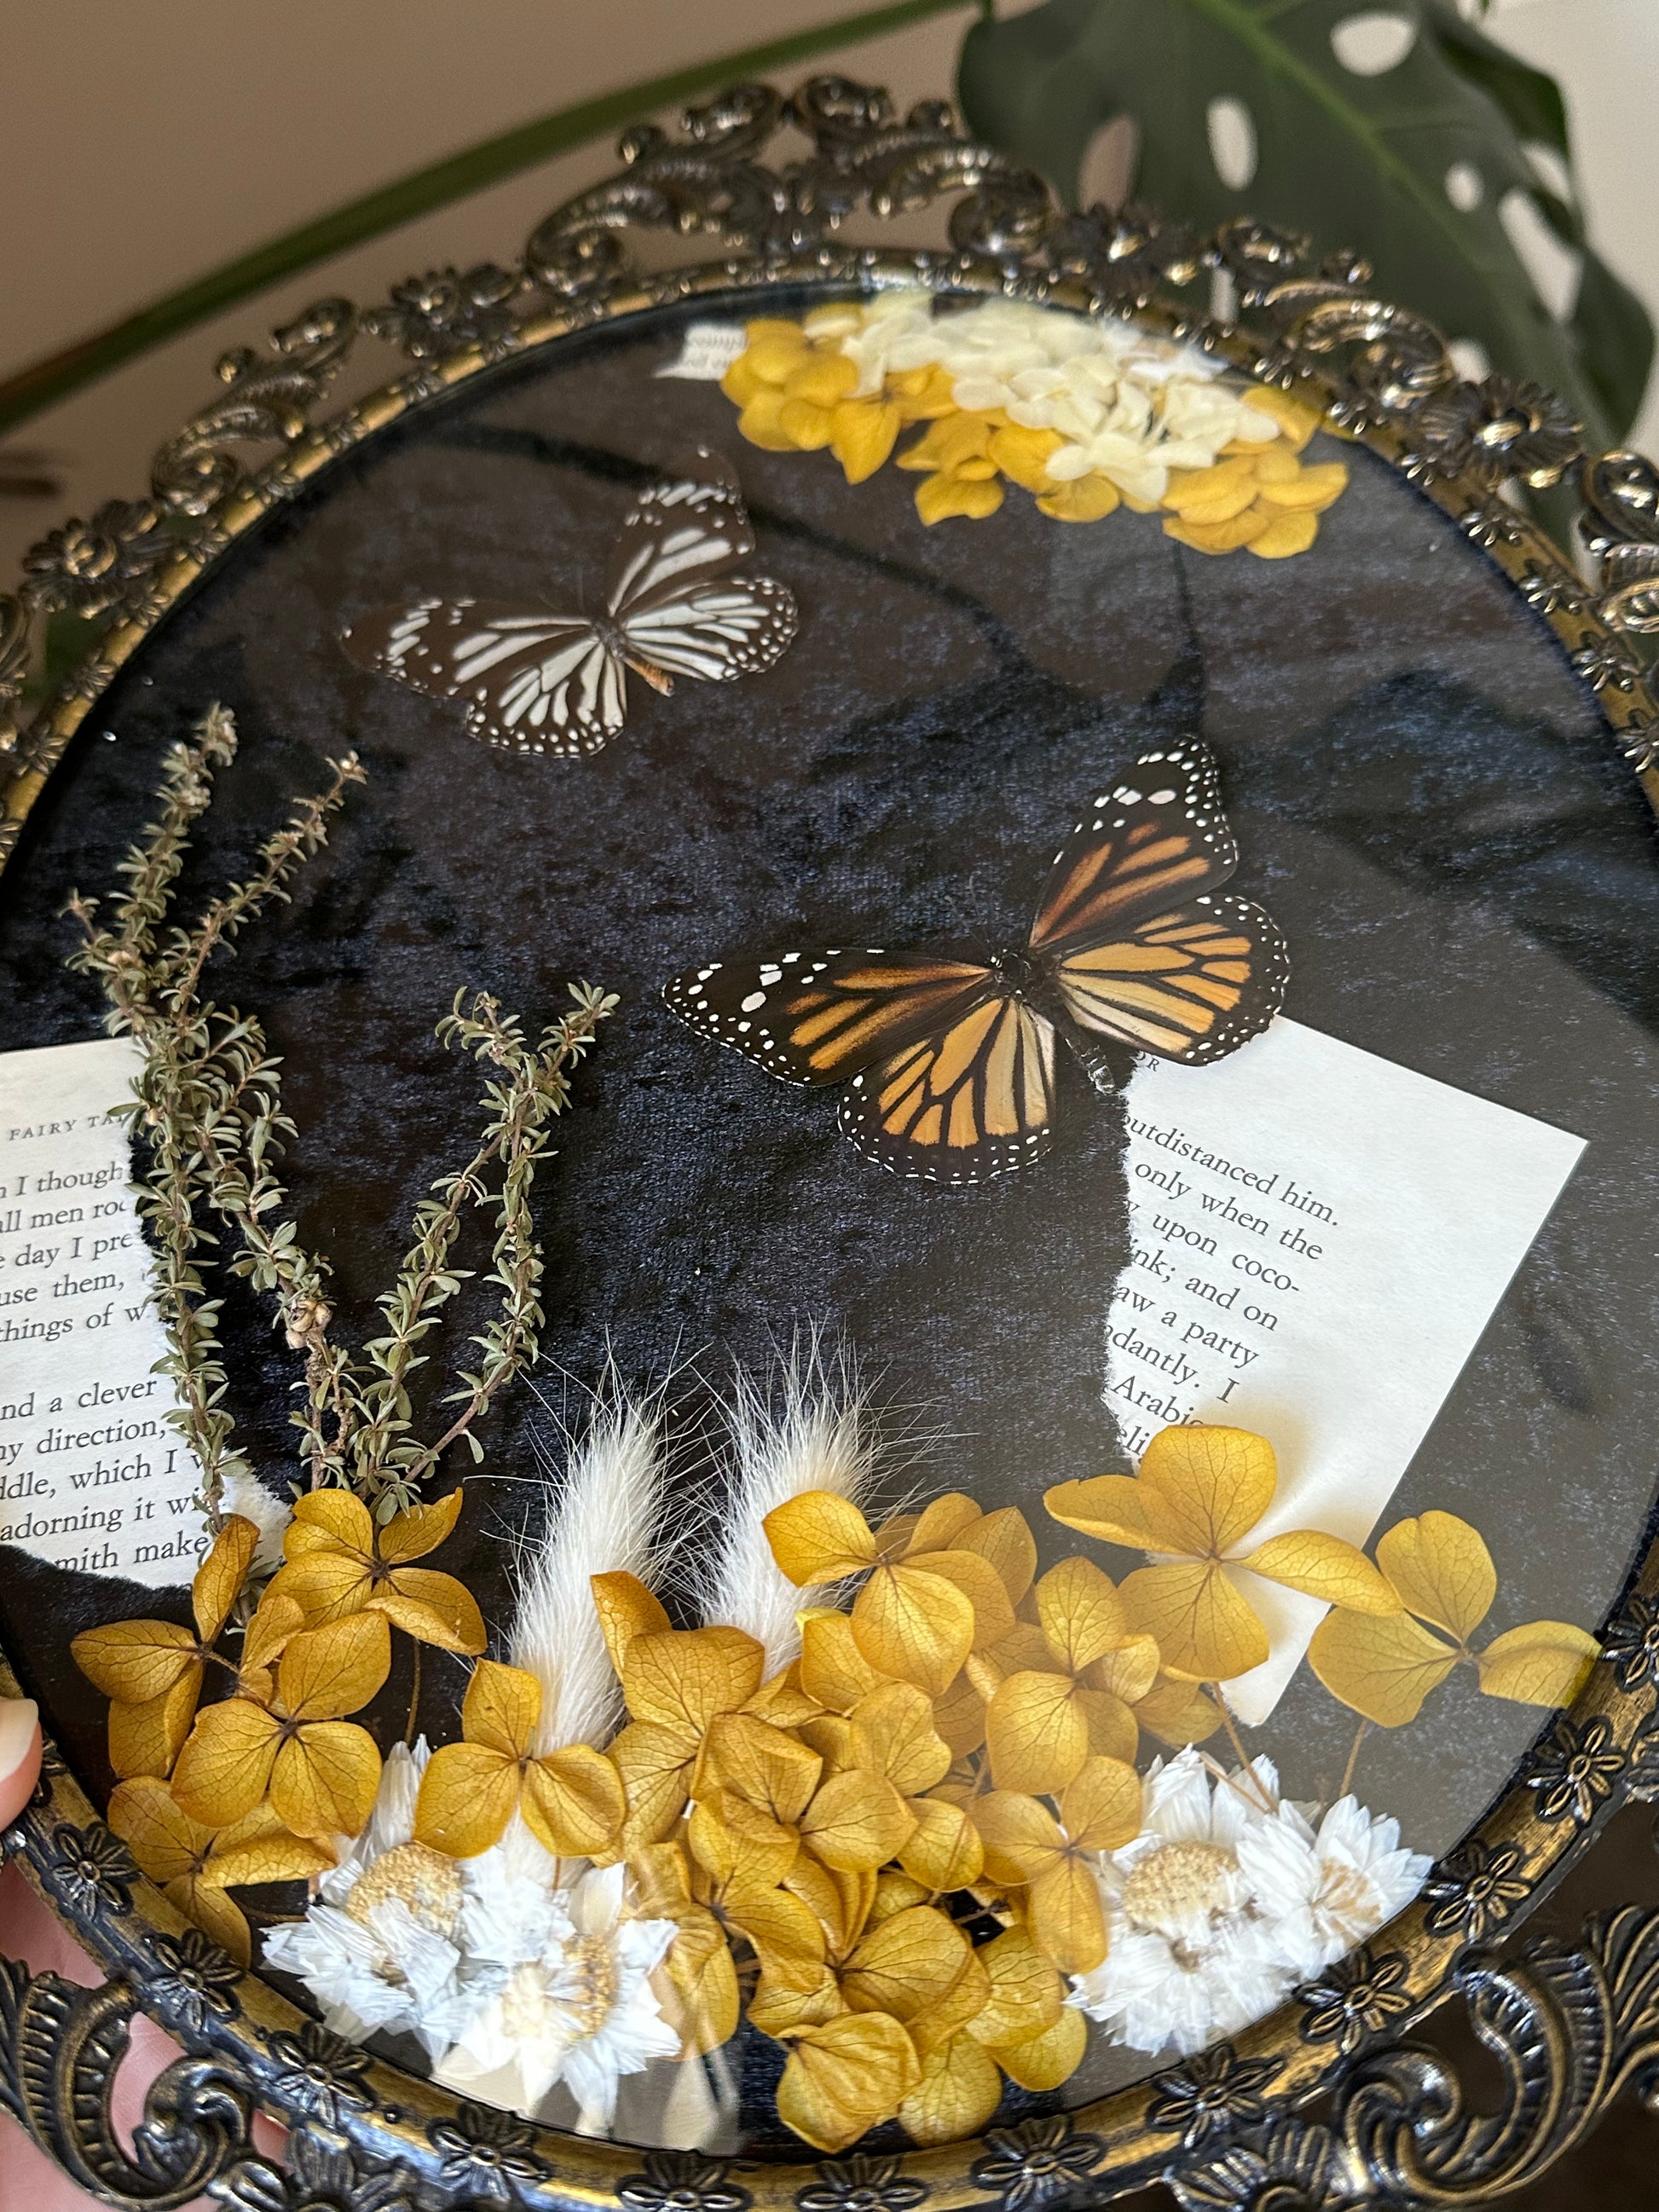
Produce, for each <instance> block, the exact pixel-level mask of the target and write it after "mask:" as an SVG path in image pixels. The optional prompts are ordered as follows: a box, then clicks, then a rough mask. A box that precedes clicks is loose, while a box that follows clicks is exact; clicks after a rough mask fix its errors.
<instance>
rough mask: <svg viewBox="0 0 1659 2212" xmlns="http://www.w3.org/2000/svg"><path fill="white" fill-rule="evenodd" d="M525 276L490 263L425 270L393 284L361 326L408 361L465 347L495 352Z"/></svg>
mask: <svg viewBox="0 0 1659 2212" xmlns="http://www.w3.org/2000/svg"><path fill="white" fill-rule="evenodd" d="M523 288H524V276H523V274H522V272H521V271H520V270H517V269H502V268H499V267H498V266H497V265H496V264H495V262H493V261H484V262H480V263H479V264H478V265H477V268H474V269H468V270H465V271H463V270H458V269H430V270H428V271H427V273H426V275H425V276H406V277H405V278H404V281H403V283H401V284H394V285H393V286H392V296H391V298H390V299H389V300H388V301H386V305H385V306H384V307H370V308H368V309H367V310H366V311H365V313H363V315H362V317H361V319H360V320H361V325H362V329H363V330H364V331H367V332H368V336H369V337H375V338H384V339H385V340H386V343H388V344H391V345H395V346H397V347H398V349H400V351H402V352H404V353H406V354H407V355H408V356H409V357H410V360H411V361H435V360H441V359H442V358H443V357H444V356H446V355H447V354H452V353H457V352H459V351H460V350H461V349H462V348H464V347H465V346H473V345H483V346H486V347H489V348H499V347H500V346H501V343H502V341H503V340H505V339H506V338H507V337H508V336H509V334H510V333H511V331H512V330H513V324H514V321H515V320H516V319H517V316H518V313H519V312H520V306H521V301H520V294H521V293H522V290H523Z"/></svg>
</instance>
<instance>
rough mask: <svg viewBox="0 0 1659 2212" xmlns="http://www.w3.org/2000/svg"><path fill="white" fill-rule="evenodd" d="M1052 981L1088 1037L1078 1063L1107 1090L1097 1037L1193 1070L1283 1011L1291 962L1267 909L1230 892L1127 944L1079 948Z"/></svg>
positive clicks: (1142, 924)
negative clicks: (1179, 1062) (1096, 1048)
mask: <svg viewBox="0 0 1659 2212" xmlns="http://www.w3.org/2000/svg"><path fill="white" fill-rule="evenodd" d="M1051 973H1052V975H1053V977H1054V985H1055V987H1056V988H1057V990H1058V991H1059V994H1060V1000H1061V1002H1062V1003H1063V1005H1064V1006H1065V1008H1066V1012H1067V1013H1068V1014H1069V1015H1070V1016H1071V1018H1072V1019H1073V1022H1075V1023H1076V1024H1078V1026H1079V1029H1081V1030H1085V1032H1087V1033H1088V1036H1085V1038H1083V1039H1079V1040H1077V1041H1076V1042H1077V1046H1078V1057H1079V1059H1080V1060H1082V1062H1083V1064H1084V1066H1085V1068H1087V1069H1088V1071H1089V1073H1090V1075H1091V1077H1092V1078H1093V1079H1094V1080H1095V1081H1096V1082H1097V1084H1102V1085H1104V1084H1105V1083H1106V1082H1107V1081H1109V1074H1108V1073H1107V1066H1106V1063H1104V1062H1103V1060H1102V1059H1101V1056H1100V1055H1099V1054H1098V1053H1097V1052H1095V1051H1093V1050H1092V1049H1091V1042H1090V1041H1091V1039H1092V1038H1095V1037H1104V1038H1109V1039H1111V1040H1113V1041H1114V1042H1116V1043H1118V1044H1121V1045H1127V1046H1128V1047H1130V1048H1132V1049H1133V1050H1134V1051H1137V1052H1155V1053H1158V1054H1161V1055H1162V1056H1163V1057H1164V1058H1165V1059H1167V1060H1182V1061H1185V1062H1186V1063H1187V1064H1188V1065H1189V1066H1201V1065H1202V1064H1203V1063H1204V1062H1205V1061H1206V1060H1219V1059H1221V1058H1222V1056H1223V1055H1224V1054H1226V1053H1230V1052H1234V1051H1237V1048H1238V1047H1239V1046H1240V1045H1242V1044H1243V1043H1245V1042H1247V1041H1248V1040H1249V1038H1251V1037H1253V1036H1255V1035H1256V1033H1257V1032H1258V1031H1259V1030H1265V1029H1266V1028H1267V1024H1268V1023H1269V1022H1270V1021H1272V1019H1273V1016H1274V1015H1275V1014H1276V1013H1277V1012H1279V1006H1280V1005H1281V1004H1282V1003H1283V1000H1284V997H1285V982H1286V980H1287V979H1288V977H1289V975H1290V957H1289V954H1288V952H1287V951H1286V949H1285V939H1284V937H1283V935H1282V934H1281V933H1280V931H1279V925H1278V923H1277V922H1275V921H1274V920H1273V916H1272V915H1270V914H1268V913H1267V911H1266V910H1265V908H1261V907H1259V906H1257V905H1256V904H1255V902H1254V901H1253V900H1250V899H1244V898H1235V897H1234V896H1232V895H1231V893H1230V892H1222V893H1221V894H1219V895H1218V896H1212V897H1202V898H1197V899H1194V900H1193V901H1192V902H1191V903H1190V904H1188V905H1186V906H1182V907H1176V908H1172V909H1171V910H1170V912H1168V913H1166V914H1161V915H1151V916H1149V917H1147V918H1146V919H1145V920H1143V921H1139V922H1138V923H1136V924H1135V926H1134V927H1133V929H1131V930H1129V931H1127V932H1126V933H1124V934H1123V935H1122V936H1121V937H1114V938H1109V939H1105V940H1104V941H1103V942H1102V943H1100V944H1097V945H1076V946H1073V948H1072V949H1071V950H1070V951H1066V953H1064V954H1063V955H1062V956H1061V957H1060V958H1059V959H1058V960H1056V961H1055V962H1054V966H1053V969H1052V970H1051ZM1068 1042H1073V1040H1071V1039H1070V1037H1069V1036H1068Z"/></svg>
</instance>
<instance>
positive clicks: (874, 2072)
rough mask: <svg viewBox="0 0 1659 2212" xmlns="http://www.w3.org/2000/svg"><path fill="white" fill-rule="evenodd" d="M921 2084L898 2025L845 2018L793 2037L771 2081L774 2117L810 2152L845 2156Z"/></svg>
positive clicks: (861, 2016) (881, 2017)
mask: <svg viewBox="0 0 1659 2212" xmlns="http://www.w3.org/2000/svg"><path fill="white" fill-rule="evenodd" d="M920 2080H921V2061H920V2060H919V2059H918V2057H916V2049H915V2044H914V2043H912V2042H911V2040H910V2038H909V2037H908V2035H907V2034H906V2033H905V2031H904V2029H903V2028H902V2027H901V2026H900V2025H899V2023H898V2021H896V2020H894V2019H893V2018H892V2017H891V2016H890V2015H889V2014H886V2013H879V2012H866V2013H848V2014H846V2015H843V2016H842V2018H841V2019H839V2020H832V2021H827V2022H826V2023H825V2024H824V2025H823V2027H813V2028H808V2029H805V2030H804V2031H803V2032H802V2033H801V2034H800V2035H799V2038H798V2039H796V2041H795V2043H794V2045H793V2049H792V2050H791V2051H790V2053H789V2061H788V2063H787V2065H786V2066H785V2068H784V2069H783V2078H782V2080H781V2081H780V2082H779V2083H778V2091H777V2103H778V2118H780V2119H781V2121H782V2122H783V2124H784V2125H785V2126H786V2127H788V2128H793V2130H794V2131H795V2133H796V2134H797V2135H798V2136H802V2137H804V2138H805V2141H806V2142H809V2143H811V2145H812V2147H813V2148H814V2149H815V2150H822V2151H829V2152H835V2151H840V2150H845V2149H846V2148H847V2146H848V2144H849V2143H853V2142H857V2141H858V2139H859V2137H860V2136H861V2135H864V2134H866V2132H867V2131H868V2130H870V2129H871V2128H872V2127H874V2126H875V2125H876V2124H877V2123H878V2121H880V2120H884V2119H887V2118H890V2117H891V2115H892V2114H893V2113H895V2112H897V2110H898V2108H899V2106H901V2105H902V2103H903V2101H904V2100H905V2098H907V2097H908V2095H909V2093H910V2092H911V2091H912V2090H913V2089H914V2088H915V2087H916V2084H917V2082H918V2081H920Z"/></svg>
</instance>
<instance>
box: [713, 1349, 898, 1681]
mask: <svg viewBox="0 0 1659 2212" xmlns="http://www.w3.org/2000/svg"><path fill="white" fill-rule="evenodd" d="M723 1411H724V1413H725V1419H726V1428H727V1431H728V1432H729V1434H730V1437H731V1448H732V1471H731V1472H732V1482H731V1495H730V1497H729V1498H726V1499H724V1500H722V1503H721V1506H720V1516H721V1523H722V1525H721V1528H720V1535H719V1540H718V1542H717V1544H716V1547H715V1549H714V1556H713V1558H712V1559H709V1560H708V1563H707V1565H706V1566H704V1567H703V1569H702V1572H701V1574H700V1575H699V1578H698V1583H699V1588H698V1595H699V1601H700V1610H701V1612H702V1618H703V1619H704V1620H706V1621H709V1622H719V1623H721V1624H723V1625H726V1626H731V1627H732V1628H741V1629H744V1630H746V1631H747V1632H748V1633H749V1634H750V1636H752V1637H754V1638H756V1639H757V1642H759V1643H760V1644H763V1645H764V1646H765V1648H766V1671H767V1673H768V1674H775V1673H776V1672H777V1670H778V1669H779V1668H781V1667H787V1665H788V1663H789V1662H790V1661H791V1660H792V1659H794V1658H796V1657H798V1656H799V1652H800V1631H799V1628H798V1626H796V1622H795V1615H796V1613H797V1612H798V1611H799V1609H800V1608H801V1607H804V1606H811V1605H821V1604H823V1602H824V1601H825V1593H824V1592H823V1591H822V1590H817V1589H796V1587H795V1585H794V1584H793V1583H792V1582H790V1581H789V1579H788V1578H787V1576H786V1575H784V1574H783V1573H782V1572H781V1570H780V1568H779V1567H778V1565H777V1563H776V1561H775V1559H773V1557H772V1552H771V1547H770V1546H769V1544H768V1542H767V1541H766V1531H765V1529H764V1528H763V1527H762V1525H761V1524H762V1522H763V1521H764V1520H765V1518H766V1516H767V1515H768V1514H769V1512H771V1511H772V1510H773V1508H774V1507H775V1506H778V1505H781V1504H783V1503H784V1502H785V1500H786V1499H787V1498H796V1497H799V1494H800V1492H802V1491H804V1490H833V1491H835V1492H836V1493H837V1494H838V1495H839V1496H841V1497H842V1498H853V1499H854V1500H856V1499H858V1498H861V1497H862V1496H863V1495H864V1494H865V1493H866V1492H867V1491H868V1489H869V1488H870V1486H871V1481H872V1472H873V1458H874V1450H873V1438H872V1435H871V1431H870V1423H869V1417H868V1406H867V1403H866V1397H865V1394H864V1391H863V1390H862V1389H861V1388H860V1383H859V1380H858V1376H857V1374H856V1372H855V1370H854V1368H853V1366H852V1364H851V1363H850V1361H849V1360H848V1358H846V1357H845V1356H844V1355H843V1356H842V1357H841V1358H836V1359H833V1360H826V1359H825V1358H823V1355H822V1352H821V1351H820V1348H819V1346H818V1344H817V1341H816V1340H812V1339H808V1340H805V1342H804V1343H798V1344H797V1345H796V1346H795V1347H794V1349H793V1351H792V1352H790V1353H789V1354H788V1355H787V1357H785V1358H782V1359H781V1360H780V1361H779V1363H778V1370H777V1372H776V1373H775V1376H773V1377H772V1378H771V1382H770V1387H768V1385H767V1384H766V1383H762V1382H759V1381H757V1379H756V1378H755V1377H754V1376H749V1375H744V1374H743V1373H741V1372H739V1373H738V1376H736V1378H735V1380H734V1383H733V1389H732V1397H731V1400H730V1401H729V1402H728V1403H727V1404H726V1406H725V1407H724V1408H723Z"/></svg>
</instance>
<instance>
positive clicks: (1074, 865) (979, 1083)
mask: <svg viewBox="0 0 1659 2212" xmlns="http://www.w3.org/2000/svg"><path fill="white" fill-rule="evenodd" d="M1237 865H1238V848H1237V844H1236V842H1234V838H1233V835H1232V832H1231V829H1229V827H1228V825H1227V820H1226V817H1225V814H1224V813H1223V812H1222V810H1221V803H1220V785H1219V780H1218V775H1217V773H1216V767H1215V763H1214V761H1213V759H1212V757H1211V755H1210V753H1209V751H1208V750H1207V748H1206V746H1204V745H1203V744H1200V742H1199V741H1198V739H1196V738H1182V739H1181V740H1180V741H1179V742H1177V743H1176V744H1170V745H1168V746H1165V747H1164V748H1162V749H1161V750H1156V751H1152V752H1146V753H1143V754H1142V755H1141V756H1140V757H1139V760H1138V761H1136V763H1135V764H1134V766H1133V769H1131V770H1130V771H1129V772H1128V774H1127V775H1126V776H1124V777H1122V778H1121V780H1120V781H1117V782H1116V783H1114V784H1110V785H1108V786H1107V787H1105V788H1104V789H1103V790H1102V791H1101V792H1100V793H1099V795H1098V797H1097V799H1095V802H1094V805H1092V807H1091V809H1090V811H1089V812H1088V813H1087V814H1086V815H1085V817H1084V818H1083V820H1082V821H1081V822H1079V824H1078V825H1077V827H1076V829H1073V832H1072V834H1071V836H1069V837H1068V838H1067V839H1066V842H1065V843H1064V844H1063V845H1062V846H1061V847H1060V851H1059V853H1058V854H1056V855H1055V858H1054V866H1053V867H1052V868H1051V869H1050V871H1049V873H1048V881H1047V883H1046V884H1045V885H1044V887H1043V891H1042V897H1041V899H1040V900H1039V901H1038V902H1037V909H1036V919H1035V920H1034V921H1033V922H1032V924H1031V927H1030V933H1028V935H1027V937H1026V939H1025V941H1024V944H1023V945H1018V946H1017V947H1013V948H1011V949H1009V950H1006V951H995V952H992V953H990V954H988V955H976V954H973V953H958V952H955V951H887V950H884V949H883V948H881V947H879V946H866V947H865V948H863V949H862V950H853V951H847V950H842V949H840V948H836V947H828V948H825V949H823V950H821V951H787V952H778V953H775V954H774V955H772V957H770V958H769V959H763V960H757V961H738V962H726V961H711V962H709V963H707V964H706V965H705V966H703V967H701V968H696V969H690V971H689V972H688V973H686V974H684V975H676V976H675V977H674V978H673V979H672V981H670V982H669V983H667V984H666V985H665V987H664V990H663V997H664V999H665V1001H666V1003H667V1005H668V1006H669V1007H670V1009H671V1011H672V1012H674V1013H676V1014H678V1017H679V1018H680V1019H681V1020H682V1021H683V1022H684V1023H686V1024H687V1025H688V1026H689V1027H690V1028H691V1029H693V1030H696V1031H697V1032H698V1034H699V1035H701V1036H707V1037H709V1038H712V1039H713V1040H714V1042H716V1043H717V1044H722V1045H728V1046H730V1047H731V1048H732V1050H733V1051H735V1052H739V1053H742V1054H744V1056H745V1057H746V1058H747V1059H750V1060H754V1061H756V1062H757V1064H758V1065H759V1066H762V1067H763V1068H765V1069H766V1070H767V1071H768V1073H770V1074H772V1075H775V1076H778V1077H781V1079H782V1080H783V1081H785V1082H786V1083H799V1084H841V1085H843V1086H844V1088H843V1090H842V1099H841V1126H842V1130H843V1131H844V1132H845V1133H846V1134H847V1135H848V1137H850V1138H851V1139H852V1141H853V1142H854V1145H856V1146H858V1148H859V1150H860V1152H863V1153H864V1154H866V1157H867V1158H870V1159H872V1160H874V1161H876V1162H877V1163H878V1164H879V1165H880V1166H882V1167H884V1168H887V1169H889V1170H891V1171H892V1172H893V1173H894V1174H896V1175H902V1176H922V1177H925V1178H926V1179H927V1180H928V1181H930V1182H944V1183H975V1182H983V1181H985V1180H986V1179H987V1177H989V1176H998V1175H1006V1174H1007V1173H1009V1172H1010V1171H1011V1170H1012V1169H1015V1168H1019V1167H1024V1165H1025V1164H1026V1163H1027V1162H1028V1161H1030V1160H1033V1159H1036V1158H1038V1157H1039V1156H1040V1155H1041V1154H1042V1152H1044V1151H1046V1150H1047V1148H1048V1143H1049V1140H1050V1137H1051V1134H1052V1124H1053V1116H1054V1039H1055V1036H1056V1035H1057V1034H1058V1035H1060V1036H1064V1037H1065V1039H1066V1043H1067V1045H1068V1046H1069V1047H1070V1048H1071V1049H1072V1051H1073V1054H1075V1055H1076V1057H1077V1059H1078V1060H1079V1061H1080V1063H1081V1064H1082V1066H1083V1067H1084V1069H1085V1072H1086V1073H1087V1074H1088V1076H1089V1077H1090V1079H1091V1081H1092V1082H1093V1083H1094V1084H1095V1085H1096V1087H1097V1089H1099V1090H1101V1091H1109V1090H1110V1089H1111V1088H1112V1087H1113V1084H1114V1081H1115V1078H1114V1075H1113V1072H1112V1066H1111V1060H1110V1055H1109V1052H1108V1050H1107V1049H1106V1048H1107V1046H1108V1045H1116V1046H1119V1047H1125V1046H1127V1047H1128V1048H1131V1049H1133V1050H1136V1051H1141V1052H1152V1053H1157V1054H1161V1055H1162V1056H1164V1058H1166V1059H1170V1060H1180V1061H1183V1062H1186V1063H1188V1065H1192V1066H1198V1065H1200V1064H1201V1063H1203V1062H1204V1061H1206V1060H1218V1059H1220V1058H1221V1057H1222V1055H1223V1054H1225V1053H1230V1052H1233V1051H1236V1050H1237V1048H1238V1047H1239V1046H1240V1045H1242V1044H1243V1043H1244V1042H1246V1041H1247V1040H1248V1039H1249V1038H1250V1037H1253V1036H1255V1035H1256V1033H1257V1032H1258V1031H1259V1030H1264V1029H1265V1028H1266V1027H1267V1024H1268V1023H1269V1022H1270V1021H1271V1020H1272V1019H1273V1016H1274V1014H1275V1013H1276V1012H1278V1011H1279V1005H1280V1003H1281V1001H1282V1000H1283V998H1284V995H1285V979H1286V977H1287V975H1288V974H1289V959H1288V957H1287V954H1286V951H1285V940H1284V938H1283V937H1282V936H1281V934H1280V933H1279V928H1278V926H1277V925H1276V923H1275V922H1274V921H1273V918H1272V916H1271V915H1268V914H1267V913H1265V912H1264V911H1263V909H1262V908H1261V907H1259V906H1256V905H1255V904H1254V903H1253V902H1251V901H1250V900H1249V899H1243V898H1236V897H1233V896H1231V895H1228V894H1223V895H1221V896H1217V895H1216V893H1217V886H1218V885H1219V884H1224V883H1225V881H1226V880H1227V878H1228V877H1229V876H1231V874H1232V872H1233V870H1234V869H1235V868H1236V867H1237Z"/></svg>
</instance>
